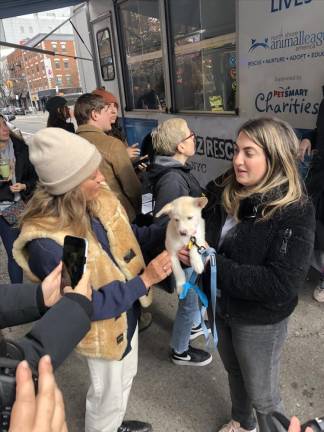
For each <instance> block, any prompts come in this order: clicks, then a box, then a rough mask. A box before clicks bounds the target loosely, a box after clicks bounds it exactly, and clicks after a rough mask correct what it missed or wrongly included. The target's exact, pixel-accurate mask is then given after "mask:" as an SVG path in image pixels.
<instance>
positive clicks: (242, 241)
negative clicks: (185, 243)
mask: <svg viewBox="0 0 324 432" xmlns="http://www.w3.org/2000/svg"><path fill="white" fill-rule="evenodd" d="M234 150H235V151H234V158H233V169H232V170H230V171H229V172H228V173H227V174H226V175H225V176H224V177H223V178H222V179H217V180H216V181H213V182H211V183H210V184H209V185H208V186H207V196H208V199H209V202H208V205H207V208H206V211H205V215H204V216H205V219H206V230H207V232H206V239H207V242H208V243H209V244H210V245H211V246H213V247H214V248H215V249H217V251H218V255H217V275H218V288H219V289H220V290H221V297H220V298H219V299H218V307H217V317H216V318H217V320H216V322H217V329H218V336H219V345H218V349H219V353H220V356H221V359H222V361H223V363H224V366H225V368H226V370H227V372H228V376H229V385H230V392H231V399H232V420H231V421H230V423H228V424H226V425H225V426H223V427H222V428H221V429H220V431H221V432H229V431H231V432H245V431H256V419H255V417H254V414H253V409H255V411H256V415H257V420H258V424H259V430H260V432H271V431H273V430H275V429H274V427H273V425H272V423H271V418H270V419H269V417H267V414H268V413H271V412H272V411H282V410H283V406H282V401H281V397H280V392H279V366H280V356H281V352H282V348H283V345H284V342H285V340H286V336H287V324H288V317H289V315H290V314H291V313H292V312H293V310H294V309H295V307H296V305H297V301H298V298H297V296H298V291H299V289H300V288H301V287H302V285H303V282H304V279H305V277H306V273H307V271H308V267H309V264H310V257H311V252H312V248H313V243H314V230H315V217H314V209H313V205H312V204H311V202H310V201H309V199H308V198H307V197H306V196H304V194H303V190H302V186H301V184H300V181H299V176H298V171H297V164H296V160H297V150H298V140H297V137H296V136H295V133H294V132H293V130H292V128H291V127H290V126H289V125H288V124H287V123H285V122H282V121H280V120H277V119H270V118H260V119H256V120H251V121H248V122H247V123H245V124H244V125H243V126H242V127H241V128H240V130H239V133H238V138H237V143H236V144H235V149H234ZM207 280H208V277H206V281H205V283H207Z"/></svg>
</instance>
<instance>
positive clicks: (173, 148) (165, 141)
mask: <svg viewBox="0 0 324 432" xmlns="http://www.w3.org/2000/svg"><path fill="white" fill-rule="evenodd" d="M187 126H188V125H187V122H186V121H185V120H184V119H182V118H172V119H169V120H166V121H164V122H163V123H161V124H159V125H158V126H157V127H156V128H155V129H153V131H152V133H151V136H152V143H153V149H154V152H155V154H156V155H160V156H174V155H175V154H176V152H177V147H178V145H179V144H180V143H181V141H183V140H184V139H185V138H186V127H187Z"/></svg>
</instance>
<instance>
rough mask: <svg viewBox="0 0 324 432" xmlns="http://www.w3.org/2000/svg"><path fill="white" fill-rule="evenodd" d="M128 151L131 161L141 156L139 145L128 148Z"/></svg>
mask: <svg viewBox="0 0 324 432" xmlns="http://www.w3.org/2000/svg"><path fill="white" fill-rule="evenodd" d="M126 150H127V153H128V156H129V158H130V159H135V158H137V157H139V155H140V154H141V149H139V148H138V143H135V144H132V145H131V146H128V147H127V149H126Z"/></svg>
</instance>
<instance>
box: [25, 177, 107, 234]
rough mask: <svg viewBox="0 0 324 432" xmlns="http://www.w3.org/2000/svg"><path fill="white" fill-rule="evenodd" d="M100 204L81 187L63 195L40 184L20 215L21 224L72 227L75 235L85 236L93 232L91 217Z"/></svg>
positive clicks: (51, 229)
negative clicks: (86, 196) (53, 192)
mask: <svg viewBox="0 0 324 432" xmlns="http://www.w3.org/2000/svg"><path fill="white" fill-rule="evenodd" d="M98 205H99V204H98V202H97V201H96V200H95V201H91V202H87V200H86V198H85V196H84V193H83V192H82V189H81V188H80V186H78V187H76V188H74V189H72V190H71V191H69V192H66V193H65V194H63V195H51V194H49V193H48V192H47V190H46V188H45V187H44V186H42V185H40V184H38V185H37V187H36V190H35V192H34V194H33V196H32V198H31V199H30V201H29V202H28V204H27V207H26V209H25V211H24V213H23V214H22V216H21V218H20V226H23V225H24V224H25V223H28V224H32V225H38V226H42V227H45V228H46V229H48V230H49V231H57V230H62V229H66V228H69V229H71V230H72V231H73V233H74V234H75V235H77V236H80V237H85V236H86V234H87V233H88V232H89V231H90V232H91V225H90V218H89V216H90V215H91V214H92V212H93V211H95V210H96V209H97V206H98ZM53 221H55V222H54V223H53Z"/></svg>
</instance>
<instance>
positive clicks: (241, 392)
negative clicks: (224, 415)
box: [216, 317, 288, 432]
mask: <svg viewBox="0 0 324 432" xmlns="http://www.w3.org/2000/svg"><path fill="white" fill-rule="evenodd" d="M287 325H288V318H286V319H284V320H283V321H280V322H279V323H276V324H269V325H249V324H243V323H241V322H238V321H236V320H234V319H228V320H223V319H220V318H219V317H218V318H217V322H216V326H217V331H218V337H219V341H218V351H219V354H220V356H221V359H222V362H223V364H224V366H225V369H226V371H227V373H228V380H229V386H230V394H231V400H232V418H233V420H236V421H237V422H239V423H240V424H241V426H242V427H243V428H244V429H247V430H252V429H254V428H255V427H256V419H255V417H254V413H253V409H255V411H256V415H257V419H258V424H259V431H260V432H272V431H273V430H274V427H273V423H272V421H271V418H270V419H269V418H268V417H267V414H269V413H271V412H272V411H279V412H282V413H283V404H282V400H281V397H280V391H279V372H280V357H281V352H282V348H283V345H284V342H285V340H286V337H287ZM279 430H280V429H279Z"/></svg>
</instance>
